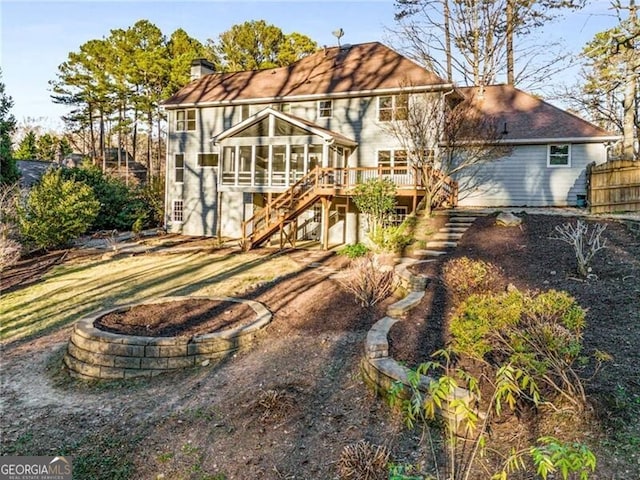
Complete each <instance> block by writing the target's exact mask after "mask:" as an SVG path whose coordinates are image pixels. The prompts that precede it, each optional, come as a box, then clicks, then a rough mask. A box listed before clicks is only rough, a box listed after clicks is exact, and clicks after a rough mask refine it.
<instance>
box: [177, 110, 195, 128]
mask: <svg viewBox="0 0 640 480" xmlns="http://www.w3.org/2000/svg"><path fill="white" fill-rule="evenodd" d="M195 129H196V109H195V108H190V109H188V110H176V132H187V131H192V130H195Z"/></svg>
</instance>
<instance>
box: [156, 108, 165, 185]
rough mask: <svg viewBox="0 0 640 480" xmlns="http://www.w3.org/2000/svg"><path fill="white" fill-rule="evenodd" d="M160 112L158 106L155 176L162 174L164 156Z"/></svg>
mask: <svg viewBox="0 0 640 480" xmlns="http://www.w3.org/2000/svg"><path fill="white" fill-rule="evenodd" d="M161 122H162V113H161V112H160V109H159V108H158V138H157V139H156V142H158V149H157V152H158V154H157V158H156V162H157V167H158V172H157V174H158V176H157V177H156V178H160V177H161V176H162V167H161V165H162V159H163V158H164V157H163V156H162V125H161Z"/></svg>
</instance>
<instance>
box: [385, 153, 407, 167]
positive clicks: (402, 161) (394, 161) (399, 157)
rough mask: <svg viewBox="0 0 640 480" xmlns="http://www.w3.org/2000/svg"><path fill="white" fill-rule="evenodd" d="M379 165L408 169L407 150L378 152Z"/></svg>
mask: <svg viewBox="0 0 640 480" xmlns="http://www.w3.org/2000/svg"><path fill="white" fill-rule="evenodd" d="M378 165H380V166H381V167H407V166H409V163H408V160H407V152H406V150H402V149H398V150H378Z"/></svg>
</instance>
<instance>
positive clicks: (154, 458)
mask: <svg viewBox="0 0 640 480" xmlns="http://www.w3.org/2000/svg"><path fill="white" fill-rule="evenodd" d="M439 220H440V219H438V220H437V221H439ZM566 221H567V219H566V218H561V219H558V218H557V217H547V216H535V217H534V216H530V217H527V218H526V221H525V224H524V225H523V227H522V228H515V229H510V230H504V229H500V230H496V228H495V227H493V224H492V219H491V218H485V219H480V220H478V221H477V222H476V224H475V225H474V226H473V227H472V229H471V230H469V232H468V233H467V234H466V235H465V237H464V239H463V240H462V242H461V244H460V245H459V247H458V248H457V249H456V250H454V251H453V252H452V253H451V255H453V256H461V255H468V256H472V257H474V258H483V259H485V260H489V261H492V262H495V263H496V264H497V265H499V266H500V267H501V268H502V269H503V271H504V272H505V275H506V276H507V278H508V280H509V282H511V283H514V284H515V285H516V286H517V287H518V288H533V289H546V288H556V289H565V290H567V291H569V292H570V293H571V294H572V295H574V296H575V297H576V298H577V299H578V301H579V303H580V304H581V305H583V306H585V307H587V308H588V309H589V310H588V312H589V313H588V317H587V321H588V328H587V331H586V333H585V341H586V347H587V349H588V350H590V351H591V350H593V349H595V348H598V349H601V350H606V351H609V353H611V354H612V355H613V357H614V360H613V362H611V363H610V364H609V365H608V366H607V367H606V368H605V370H604V371H603V372H601V374H600V375H599V376H598V377H596V379H595V381H593V382H591V383H590V384H589V387H588V388H589V396H590V399H591V400H592V401H593V404H594V407H595V408H596V409H597V411H598V413H599V416H598V418H599V421H600V423H601V424H600V425H598V426H594V428H593V432H595V433H597V436H594V438H592V439H591V442H590V443H591V444H592V445H593V446H594V447H595V448H596V450H597V451H596V453H597V454H598V460H599V467H598V470H597V473H596V475H594V476H593V477H590V478H596V479H602V480H604V479H607V480H611V479H615V480H631V479H636V478H640V459H639V457H638V453H637V449H638V445H640V430H639V427H638V424H639V423H640V421H639V420H640V377H639V374H638V372H639V371H640V370H639V369H638V366H637V365H638V361H639V360H640V358H639V353H638V351H639V350H640V349H639V348H638V347H639V345H640V317H639V315H640V313H639V308H638V306H639V299H640V241H639V240H638V239H637V238H634V237H632V236H631V235H630V234H628V232H627V231H626V230H625V229H624V228H623V227H622V226H620V225H618V224H615V223H611V224H609V227H608V229H607V231H606V235H605V236H606V237H607V239H608V240H609V243H610V247H609V248H608V249H607V250H606V251H605V252H604V253H603V254H602V255H600V256H599V257H597V258H596V260H595V262H594V273H595V274H596V275H597V278H593V279H591V280H589V281H582V280H579V279H576V278H575V276H574V274H573V263H572V260H573V258H572V255H571V253H570V251H569V250H568V249H569V247H568V246H567V245H564V244H561V243H559V242H551V241H549V240H548V239H547V237H548V236H549V235H550V234H551V232H552V231H553V227H554V225H556V224H557V223H559V222H560V223H561V222H566ZM215 255H216V254H215V253H212V254H211V256H212V260H213V259H215ZM287 255H289V256H290V257H291V258H292V259H293V260H294V261H296V262H298V263H300V264H301V265H304V266H306V268H304V269H303V270H301V271H300V272H299V273H295V274H290V275H287V276H285V277H284V278H281V279H279V280H278V281H274V282H268V283H263V284H262V285H261V286H260V287H259V288H258V289H256V290H254V291H252V292H249V293H247V294H246V295H244V297H245V298H249V299H253V300H258V301H260V302H263V303H264V304H266V305H267V307H268V308H269V309H270V310H271V311H272V312H273V314H274V318H273V321H272V323H271V324H270V325H269V326H268V327H267V328H266V330H265V332H264V333H263V334H262V335H261V337H260V339H259V341H258V343H257V345H256V346H255V347H254V348H253V349H252V350H251V351H247V352H243V353H239V354H236V355H234V356H233V357H231V358H228V359H225V361H224V362H223V363H222V364H220V365H218V366H215V367H202V368H197V369H194V370H188V371H182V372H177V373H173V374H167V375H163V376H159V377H156V378H153V379H150V380H138V381H127V382H118V383H109V382H97V383H93V384H91V383H89V384H88V383H84V382H79V381H75V380H72V379H70V378H69V377H68V375H67V374H66V372H64V371H63V370H62V361H61V358H62V354H63V352H64V348H65V347H66V342H67V340H68V337H69V332H70V327H69V326H64V327H60V328H57V329H54V330H51V331H47V333H45V334H44V335H42V336H39V337H35V338H33V337H32V338H28V339H24V340H19V341H15V342H5V343H4V344H3V345H2V392H1V393H0V412H1V413H2V438H1V450H0V454H2V455H54V454H56V455H60V454H62V455H71V456H73V457H74V471H75V473H76V475H75V478H78V479H82V480H91V479H104V480H106V479H109V480H124V479H150V480H153V479H166V480H174V479H175V480H178V479H190V480H223V479H227V480H229V479H247V480H249V479H267V480H268V479H274V480H276V479H304V480H314V479H318V480H326V479H331V478H337V467H336V464H337V462H338V460H339V458H340V453H341V451H342V449H343V447H344V446H346V445H349V444H351V443H355V442H357V441H359V440H361V439H366V440H368V441H370V442H372V443H374V444H381V445H386V446H387V447H388V448H389V449H390V450H391V452H392V457H393V459H394V461H396V462H402V463H411V464H419V463H420V461H421V460H423V459H425V458H428V454H427V453H426V452H423V451H420V449H419V448H418V445H419V432H417V431H416V432H410V431H407V430H406V429H405V427H404V426H403V424H402V422H401V419H400V418H399V416H398V415H397V414H395V413H394V412H392V411H391V410H390V408H389V407H388V406H387V405H386V404H385V402H384V401H382V400H381V399H380V398H377V397H375V396H374V395H373V394H372V392H371V390H370V389H369V388H368V387H367V386H366V385H365V384H364V383H363V381H362V379H361V376H360V367H359V365H360V361H361V359H362V351H363V341H364V338H365V336H366V333H367V331H368V329H369V327H370V326H371V325H372V324H373V323H374V322H375V321H376V320H377V319H379V318H380V317H381V316H383V315H384V313H383V312H384V309H385V307H386V305H380V306H378V307H377V308H374V309H370V310H365V309H363V308H361V307H359V306H358V305H357V304H356V303H355V302H354V300H353V299H352V298H351V297H350V296H349V295H348V294H346V293H345V292H344V291H343V290H342V289H341V287H340V286H339V284H338V283H337V282H336V281H335V279H333V278H331V277H332V275H333V274H334V273H335V272H337V271H339V270H340V269H342V268H344V267H345V266H346V262H347V260H345V259H344V258H342V257H337V256H335V255H331V254H325V253H323V252H319V251H311V252H309V251H303V250H299V251H291V252H290V253H288V254H287ZM449 258H450V256H449ZM85 261H91V260H85ZM33 268H35V267H33ZM429 268H432V269H433V268H436V267H433V266H431V267H429ZM436 271H437V268H436ZM32 281H37V280H34V279H32ZM438 285H439V282H437V281H434V282H431V284H430V287H429V290H428V294H427V295H426V297H425V300H424V301H423V303H422V305H421V306H420V307H419V308H418V309H417V310H415V311H414V312H412V313H411V314H410V316H409V318H408V319H407V321H406V322H401V323H399V324H397V326H395V327H394V328H393V329H392V331H391V334H392V348H393V353H394V355H396V356H397V358H399V359H401V360H404V361H406V362H409V363H413V362H417V361H422V360H424V359H426V358H427V357H428V354H429V353H430V351H431V349H432V348H434V347H436V346H439V345H442V343H443V342H444V341H445V339H446V332H444V330H443V325H445V314H446V313H447V312H448V308H449V307H448V305H447V298H446V294H444V292H442V289H441V288H440V287H438ZM13 288H22V287H13ZM390 301H391V300H390ZM390 301H389V302H390ZM431 301H433V302H434V303H433V308H431V307H430V302H431ZM389 302H387V303H389ZM443 332H444V333H443ZM425 468H426V467H425ZM514 478H516V477H514ZM522 478H532V477H522Z"/></svg>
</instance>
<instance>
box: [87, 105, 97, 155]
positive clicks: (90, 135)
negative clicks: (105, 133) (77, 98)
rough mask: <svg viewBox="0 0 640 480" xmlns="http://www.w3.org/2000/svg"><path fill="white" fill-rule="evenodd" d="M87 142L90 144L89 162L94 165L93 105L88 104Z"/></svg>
mask: <svg viewBox="0 0 640 480" xmlns="http://www.w3.org/2000/svg"><path fill="white" fill-rule="evenodd" d="M88 106H89V141H90V142H91V150H90V152H91V162H92V163H93V164H94V165H96V160H97V158H96V157H97V154H96V135H95V132H94V131H93V105H92V104H91V103H90V104H89V105H88Z"/></svg>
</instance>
